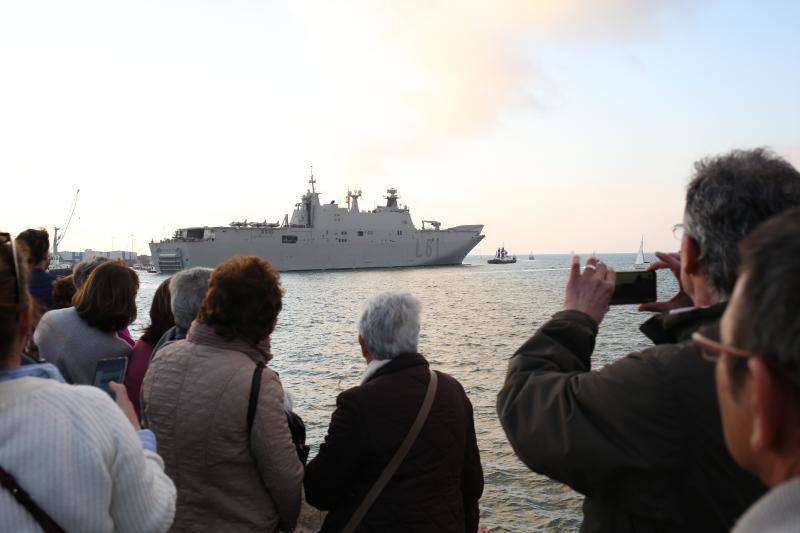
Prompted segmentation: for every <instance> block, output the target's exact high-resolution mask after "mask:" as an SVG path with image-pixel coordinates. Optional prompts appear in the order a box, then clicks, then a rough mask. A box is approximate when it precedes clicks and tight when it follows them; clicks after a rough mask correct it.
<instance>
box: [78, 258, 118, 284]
mask: <svg viewBox="0 0 800 533" xmlns="http://www.w3.org/2000/svg"><path fill="white" fill-rule="evenodd" d="M106 261H110V259H108V257H102V256H97V257H93V258H92V259H84V260H83V261H81V262H79V263H76V264H75V266H73V267H72V282H73V283H74V284H75V289H76V290H81V287H83V284H84V283H86V280H87V279H89V275H91V273H92V272H94V269H95V268H97V267H98V266H100V265H102V264H103V263H105V262H106Z"/></svg>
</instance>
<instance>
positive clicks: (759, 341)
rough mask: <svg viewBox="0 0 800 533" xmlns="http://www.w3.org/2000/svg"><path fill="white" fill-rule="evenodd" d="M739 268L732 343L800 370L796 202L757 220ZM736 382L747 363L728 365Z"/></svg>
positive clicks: (799, 227)
mask: <svg viewBox="0 0 800 533" xmlns="http://www.w3.org/2000/svg"><path fill="white" fill-rule="evenodd" d="M740 250H741V257H742V264H741V274H742V275H746V281H745V285H744V287H743V288H742V289H743V292H742V299H741V301H740V307H739V309H738V320H737V323H736V324H735V326H734V343H735V344H736V346H739V347H741V348H744V349H746V350H749V351H751V352H753V353H757V354H759V355H761V356H763V357H765V358H767V359H768V360H769V361H772V362H773V363H774V366H775V367H777V368H778V369H781V370H785V371H787V372H792V373H795V374H798V372H800V312H798V298H799V297H800V208H795V209H790V210H788V211H785V212H784V213H781V214H780V215H777V216H775V217H773V218H771V219H770V220H768V221H767V222H765V223H764V224H762V225H760V226H759V227H758V229H756V230H755V231H754V232H753V233H751V234H750V235H748V237H747V238H746V239H745V240H744V241H742V244H741V246H740ZM729 371H730V372H731V377H732V379H733V381H734V384H736V383H737V382H739V381H741V376H742V375H744V374H745V373H746V365H742V364H741V363H739V364H735V365H731V367H730V368H729Z"/></svg>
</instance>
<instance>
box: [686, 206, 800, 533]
mask: <svg viewBox="0 0 800 533" xmlns="http://www.w3.org/2000/svg"><path fill="white" fill-rule="evenodd" d="M741 254H742V259H741V261H742V264H741V269H740V276H739V279H738V281H737V282H736V288H735V289H734V291H733V296H732V297H731V302H730V305H729V306H728V308H727V309H726V310H725V314H724V315H723V317H722V321H721V322H720V328H719V330H720V337H721V342H720V343H717V342H715V341H714V340H711V339H709V338H708V337H706V336H705V334H701V333H695V337H694V338H695V343H696V344H698V345H699V346H700V348H701V349H702V350H703V352H704V355H705V356H706V358H708V359H711V360H716V367H715V368H716V378H717V395H718V397H719V407H720V412H721V415H722V427H723V430H724V434H725V444H726V445H727V447H728V450H729V451H730V452H731V455H733V458H734V459H735V460H736V462H737V463H738V464H739V465H741V466H742V467H743V468H745V469H747V470H749V471H750V472H752V473H753V474H755V475H756V476H758V477H759V478H760V479H761V480H762V481H763V482H764V483H766V484H767V485H768V486H769V487H771V490H770V491H769V492H768V493H767V494H766V495H765V496H763V497H762V498H761V499H760V500H758V502H756V504H755V505H753V506H752V507H751V508H750V509H749V510H748V511H747V512H746V513H745V514H744V516H742V517H741V518H740V519H739V522H738V523H737V524H736V527H735V528H734V533H761V532H764V531H787V532H788V531H797V530H798V529H799V528H800V313H798V312H797V311H798V298H800V209H792V210H790V211H787V212H785V213H783V214H781V215H778V216H776V217H774V218H772V219H770V220H769V221H768V222H766V223H764V224H762V225H761V226H759V228H758V229H757V230H756V231H754V232H753V233H752V234H751V235H750V236H748V237H747V238H746V239H745V240H744V242H743V243H742V245H741Z"/></svg>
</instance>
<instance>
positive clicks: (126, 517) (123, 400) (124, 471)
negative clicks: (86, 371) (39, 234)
mask: <svg viewBox="0 0 800 533" xmlns="http://www.w3.org/2000/svg"><path fill="white" fill-rule="evenodd" d="M25 258H26V251H25V250H24V249H23V247H20V249H19V250H17V249H16V247H15V246H14V244H13V242H12V241H11V239H10V236H9V235H8V234H7V233H0V416H2V421H3V423H2V424H0V442H2V446H0V531H33V530H36V529H43V530H45V531H166V530H167V529H169V527H170V525H171V524H172V520H173V516H174V513H175V499H176V491H175V485H174V484H173V483H172V481H171V480H170V479H169V478H168V477H167V475H166V474H165V473H164V465H163V462H162V460H161V457H159V455H158V454H157V453H156V442H155V438H154V435H153V434H152V433H151V432H150V431H148V430H141V428H140V427H139V423H138V421H137V419H136V414H135V412H134V410H133V407H132V406H131V404H130V400H129V399H128V396H127V393H126V391H125V388H124V387H123V386H122V385H120V384H118V383H110V387H111V389H112V390H113V392H114V394H115V396H116V404H115V402H114V401H113V400H111V398H110V397H109V396H108V395H107V394H106V393H104V392H103V391H101V390H100V389H98V388H95V387H87V386H73V385H67V384H65V383H64V382H63V378H62V376H61V374H60V372H59V371H58V369H57V368H56V367H55V366H54V365H52V364H49V363H44V364H31V365H24V366H21V365H20V363H21V356H20V354H21V352H22V349H23V346H24V345H25V343H26V341H27V339H28V338H29V336H30V335H31V328H32V324H33V321H32V315H33V304H32V299H31V296H30V294H29V293H28V290H27V286H26V282H27V268H26V261H25Z"/></svg>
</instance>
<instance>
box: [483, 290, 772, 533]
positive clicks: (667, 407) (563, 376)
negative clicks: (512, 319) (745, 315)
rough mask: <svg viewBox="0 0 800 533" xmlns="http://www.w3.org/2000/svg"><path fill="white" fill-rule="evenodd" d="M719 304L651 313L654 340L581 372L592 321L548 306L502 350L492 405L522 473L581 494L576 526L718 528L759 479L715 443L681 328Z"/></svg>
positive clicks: (700, 365)
mask: <svg viewBox="0 0 800 533" xmlns="http://www.w3.org/2000/svg"><path fill="white" fill-rule="evenodd" d="M723 310H724V305H718V306H713V307H710V308H705V309H696V310H692V311H688V312H683V313H677V314H673V315H670V316H668V317H667V318H666V319H663V320H660V319H651V321H649V322H648V323H646V324H645V325H644V326H643V327H642V331H643V332H645V333H646V334H648V335H649V336H651V338H654V339H655V340H656V342H660V343H666V344H660V345H657V346H655V347H652V348H648V349H646V350H644V351H642V352H637V353H632V354H630V355H628V356H626V357H623V358H621V359H619V360H617V361H615V362H614V363H612V364H609V365H606V366H605V367H603V368H601V369H599V370H596V371H590V356H591V354H592V351H593V350H594V342H595V336H596V335H597V324H596V323H595V321H594V320H592V319H591V318H590V317H589V316H587V315H585V314H583V313H580V312H577V311H563V312H561V313H558V314H556V315H555V316H554V317H553V318H552V319H551V320H550V321H549V322H547V323H546V324H545V325H544V326H542V327H541V328H540V329H539V331H537V332H536V334H535V335H534V336H533V337H531V338H530V339H529V340H528V341H527V342H526V343H525V344H523V345H522V347H521V348H520V349H519V350H518V351H517V352H516V353H515V354H514V356H513V357H512V358H511V361H510V363H509V368H508V375H507V377H506V382H505V386H504V387H503V389H502V390H501V391H500V394H499V395H498V399H497V412H498V414H499V416H500V422H501V423H502V425H503V429H505V432H506V435H507V436H508V439H509V441H510V442H511V445H512V447H513V448H514V451H515V452H516V453H517V455H518V456H519V458H520V459H522V461H523V462H525V464H526V465H528V467H529V468H531V470H534V471H535V472H539V473H541V474H544V475H546V476H549V477H551V478H553V479H555V480H557V481H561V482H563V483H566V484H568V485H569V486H570V487H572V488H573V489H575V490H577V491H578V492H580V493H582V494H584V495H586V499H585V501H584V506H583V513H584V522H583V526H582V528H581V530H582V531H584V532H615V533H616V532H623V533H624V532H627V531H630V532H632V531H636V532H656V531H659V532H660V531H698V532H700V531H702V532H705V533H708V532H715V531H729V530H730V528H731V527H732V526H733V524H734V522H735V521H736V519H737V518H738V517H739V516H740V515H741V514H742V513H743V512H744V510H745V509H747V507H749V506H750V504H752V503H753V502H754V501H755V500H756V499H757V498H758V497H759V496H760V495H761V494H763V493H764V491H765V490H766V487H764V486H763V485H762V484H761V483H760V482H759V481H758V480H757V479H756V478H755V477H753V476H751V475H750V474H749V473H747V472H745V471H744V470H742V469H741V468H739V467H738V466H737V465H736V464H735V463H734V462H733V459H732V458H731V456H730V454H729V453H728V451H727V450H726V448H725V443H724V440H723V434H722V427H721V424H720V415H719V408H718V405H717V394H716V387H715V384H714V365H713V364H711V363H708V362H706V361H704V360H703V359H702V358H701V357H700V354H699V352H698V350H697V348H696V347H695V346H694V345H693V344H692V343H691V340H689V337H690V335H691V333H692V332H693V331H695V330H697V329H698V328H700V327H701V326H704V325H708V324H713V323H716V321H717V320H718V318H719V316H720V315H721V314H722V311H723Z"/></svg>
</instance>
